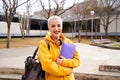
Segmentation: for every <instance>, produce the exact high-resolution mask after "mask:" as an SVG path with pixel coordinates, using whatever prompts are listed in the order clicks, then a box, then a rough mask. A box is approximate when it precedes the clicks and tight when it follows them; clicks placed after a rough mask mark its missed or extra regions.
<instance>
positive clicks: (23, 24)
mask: <svg viewBox="0 0 120 80" xmlns="http://www.w3.org/2000/svg"><path fill="white" fill-rule="evenodd" d="M19 26H20V31H21V35H22V39H24V37H25V18H23V17H22V16H21V15H19Z"/></svg>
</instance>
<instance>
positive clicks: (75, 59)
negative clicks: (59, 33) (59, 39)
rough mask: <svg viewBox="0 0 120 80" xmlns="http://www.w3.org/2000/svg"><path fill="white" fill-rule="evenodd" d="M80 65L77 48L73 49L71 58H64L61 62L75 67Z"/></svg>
mask: <svg viewBox="0 0 120 80" xmlns="http://www.w3.org/2000/svg"><path fill="white" fill-rule="evenodd" d="M67 42H68V43H72V41H70V40H67ZM79 65H80V54H79V53H78V51H77V50H75V53H74V57H73V59H64V60H63V62H62V66H64V67H71V68H76V67H78V66H79Z"/></svg>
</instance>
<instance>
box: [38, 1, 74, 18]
mask: <svg viewBox="0 0 120 80" xmlns="http://www.w3.org/2000/svg"><path fill="white" fill-rule="evenodd" d="M42 1H43V0H39V2H40V4H41V7H42V12H43V15H44V17H45V18H46V19H48V18H49V17H50V16H51V15H57V16H59V15H61V14H63V13H65V12H66V11H67V10H69V9H71V8H72V7H73V6H74V5H75V2H76V0H75V1H74V3H73V5H72V6H70V7H68V8H64V6H65V4H67V3H66V0H48V5H49V6H48V8H46V5H45V4H44V3H43V2H42ZM52 5H54V7H53V6H52Z"/></svg>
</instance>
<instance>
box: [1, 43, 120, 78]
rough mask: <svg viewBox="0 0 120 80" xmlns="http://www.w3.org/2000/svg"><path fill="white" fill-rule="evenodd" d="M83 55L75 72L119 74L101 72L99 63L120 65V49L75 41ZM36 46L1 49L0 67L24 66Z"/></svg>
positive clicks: (21, 67)
mask: <svg viewBox="0 0 120 80" xmlns="http://www.w3.org/2000/svg"><path fill="white" fill-rule="evenodd" d="M75 44H76V46H77V49H78V51H79V53H80V56H81V65H80V66H79V67H78V68H76V69H74V72H77V73H85V74H99V75H110V76H119V77H120V73H117V72H101V71H99V65H103V64H104V65H119V66H120V50H113V49H106V48H102V47H97V46H90V45H86V44H82V43H75ZM35 48H36V47H24V48H10V49H0V68H3V67H7V68H20V69H23V68H24V61H25V58H26V57H27V56H29V55H32V54H33V52H34V50H35Z"/></svg>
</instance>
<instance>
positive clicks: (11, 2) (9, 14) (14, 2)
mask: <svg viewBox="0 0 120 80" xmlns="http://www.w3.org/2000/svg"><path fill="white" fill-rule="evenodd" d="M28 1H29V0H27V1H25V2H23V3H21V4H19V1H18V0H2V2H3V10H4V13H5V21H6V22H7V28H8V31H7V48H9V47H10V38H11V36H10V26H11V22H12V19H13V17H14V15H15V14H16V9H17V8H18V7H19V6H21V5H23V4H25V3H26V2H28Z"/></svg>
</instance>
